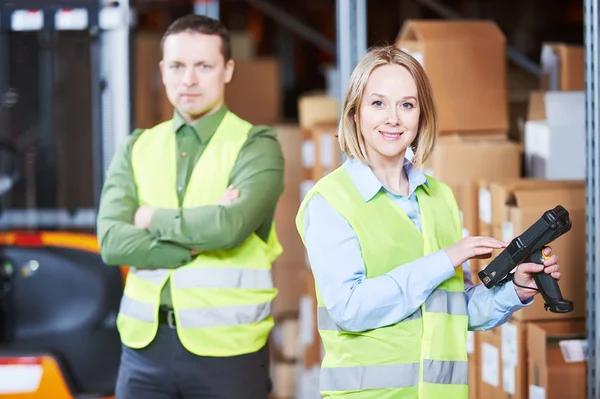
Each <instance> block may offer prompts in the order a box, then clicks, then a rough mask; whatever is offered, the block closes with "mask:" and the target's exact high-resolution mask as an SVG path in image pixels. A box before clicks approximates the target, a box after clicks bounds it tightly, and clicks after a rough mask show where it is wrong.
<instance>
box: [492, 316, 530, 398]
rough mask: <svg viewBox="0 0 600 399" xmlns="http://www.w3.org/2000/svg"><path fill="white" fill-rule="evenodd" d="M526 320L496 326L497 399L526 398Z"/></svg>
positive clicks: (511, 321)
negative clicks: (498, 338)
mask: <svg viewBox="0 0 600 399" xmlns="http://www.w3.org/2000/svg"><path fill="white" fill-rule="evenodd" d="M528 324H529V323H527V322H521V321H518V320H510V321H509V322H507V323H505V324H503V325H501V326H500V327H498V328H496V330H499V333H500V375H501V376H502V379H501V381H502V383H501V384H500V389H499V391H498V399H527V398H528V396H527V328H528Z"/></svg>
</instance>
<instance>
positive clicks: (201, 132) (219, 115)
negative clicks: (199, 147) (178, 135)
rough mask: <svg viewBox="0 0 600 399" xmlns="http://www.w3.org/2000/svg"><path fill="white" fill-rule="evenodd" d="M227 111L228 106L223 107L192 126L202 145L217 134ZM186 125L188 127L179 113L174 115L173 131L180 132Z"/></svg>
mask: <svg viewBox="0 0 600 399" xmlns="http://www.w3.org/2000/svg"><path fill="white" fill-rule="evenodd" d="M227 111H228V109H227V106H225V105H222V106H221V108H219V109H218V110H217V111H216V112H213V113H212V114H210V115H208V116H205V117H202V118H200V119H198V120H197V121H195V122H194V123H192V124H191V125H190V126H191V127H192V128H193V129H194V132H195V133H196V136H198V140H200V142H201V143H205V142H207V141H209V140H210V138H211V137H212V136H213V134H215V132H216V131H217V128H218V127H219V125H220V124H221V121H223V118H224V117H225V114H226V113H227ZM185 125H187V123H186V122H185V120H183V118H182V117H181V115H180V114H179V112H177V111H175V112H174V114H173V131H174V132H178V131H179V129H181V128H182V127H183V126H185Z"/></svg>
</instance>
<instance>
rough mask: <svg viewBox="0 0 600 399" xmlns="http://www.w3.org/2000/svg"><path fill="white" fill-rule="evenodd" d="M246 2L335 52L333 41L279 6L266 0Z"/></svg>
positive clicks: (293, 30) (325, 49)
mask: <svg viewBox="0 0 600 399" xmlns="http://www.w3.org/2000/svg"><path fill="white" fill-rule="evenodd" d="M246 3H248V4H251V5H253V6H254V7H256V8H258V9H259V10H261V11H262V12H264V13H265V14H267V15H268V16H270V17H271V18H273V19H274V20H275V21H276V22H278V23H279V24H281V25H283V26H285V27H287V28H288V29H290V30H291V31H292V32H294V33H296V34H297V35H298V36H301V37H303V38H304V39H306V40H308V41H309V42H311V43H313V44H314V45H316V46H317V47H319V48H320V49H322V50H324V51H328V52H330V53H332V54H335V52H336V48H335V43H333V42H332V41H331V40H329V39H328V38H327V37H325V36H324V35H322V34H321V33H319V32H318V31H317V30H315V29H313V28H312V27H310V26H309V25H307V24H305V23H303V22H301V21H299V20H298V19H297V18H296V17H294V16H293V15H291V14H290V13H288V12H287V11H285V10H283V9H282V8H281V7H279V6H276V5H274V4H273V3H271V2H269V1H267V0H246Z"/></svg>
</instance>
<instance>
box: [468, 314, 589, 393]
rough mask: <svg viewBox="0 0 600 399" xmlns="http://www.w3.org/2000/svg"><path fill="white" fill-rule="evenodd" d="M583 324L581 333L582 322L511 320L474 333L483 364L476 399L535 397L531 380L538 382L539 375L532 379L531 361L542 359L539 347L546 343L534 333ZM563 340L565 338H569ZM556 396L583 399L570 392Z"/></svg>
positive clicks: (578, 326)
mask: <svg viewBox="0 0 600 399" xmlns="http://www.w3.org/2000/svg"><path fill="white" fill-rule="evenodd" d="M582 325H583V331H585V321H584V320H583V319H576V320H560V321H541V322H532V321H519V320H514V319H511V320H510V321H508V322H507V323H505V324H503V325H501V326H499V327H496V328H494V329H492V330H489V331H483V332H480V333H477V334H478V335H480V338H479V339H480V353H481V355H480V359H479V360H480V362H481V364H482V367H481V368H480V373H481V374H480V378H481V379H480V387H479V392H480V396H479V397H481V398H486V399H487V398H490V399H529V398H533V399H535V398H537V397H536V396H529V391H530V389H531V387H530V386H531V385H532V381H539V380H540V376H539V375H534V376H533V378H532V373H531V363H532V361H531V359H532V358H535V359H539V358H540V357H541V356H543V353H544V351H543V349H542V348H541V346H542V345H545V342H546V340H545V339H540V336H539V334H537V333H535V332H536V331H537V330H541V331H553V332H564V331H572V330H573V329H574V328H580V326H582ZM574 326H575V327H574ZM532 334H533V336H535V337H536V338H534V339H537V340H538V341H539V342H538V343H537V344H536V345H532V343H531V340H532ZM563 337H564V338H567V337H568V336H563ZM559 351H560V350H559ZM538 364H539V362H538ZM539 370H540V367H538V368H537V369H536V370H535V372H536V373H539ZM584 387H585V382H584ZM534 389H535V388H534ZM563 392H565V391H563ZM558 397H561V398H562V397H565V398H580V397H584V396H576V395H574V394H571V393H569V394H568V395H564V396H558Z"/></svg>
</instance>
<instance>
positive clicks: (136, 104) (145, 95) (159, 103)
mask: <svg viewBox="0 0 600 399" xmlns="http://www.w3.org/2000/svg"><path fill="white" fill-rule="evenodd" d="M161 37H162V33H160V32H154V31H139V32H136V33H135V35H134V68H135V73H134V74H133V79H134V82H133V85H134V96H133V97H134V100H133V110H134V117H135V119H134V127H136V128H142V129H144V128H151V127H152V126H154V125H157V124H159V123H161V122H164V121H166V120H169V119H171V118H172V117H173V106H172V105H171V103H170V102H169V100H168V98H167V95H166V93H165V88H164V86H163V83H162V78H161V75H160V69H159V66H158V65H159V63H160V61H161V60H162V53H161V49H160V39H161Z"/></svg>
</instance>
